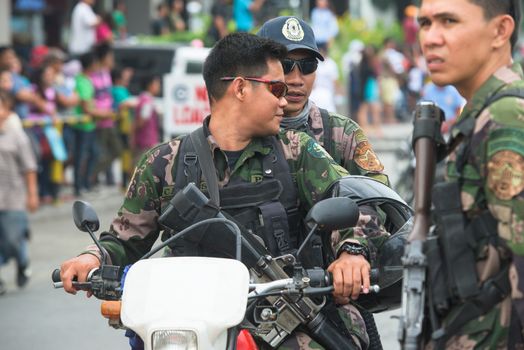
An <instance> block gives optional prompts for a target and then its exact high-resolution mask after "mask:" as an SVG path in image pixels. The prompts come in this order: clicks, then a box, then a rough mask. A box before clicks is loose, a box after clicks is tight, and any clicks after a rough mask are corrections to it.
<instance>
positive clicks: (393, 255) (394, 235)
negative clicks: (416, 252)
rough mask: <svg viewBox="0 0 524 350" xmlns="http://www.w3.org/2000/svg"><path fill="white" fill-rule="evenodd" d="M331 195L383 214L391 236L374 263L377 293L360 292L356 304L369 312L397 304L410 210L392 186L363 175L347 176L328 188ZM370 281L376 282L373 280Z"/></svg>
mask: <svg viewBox="0 0 524 350" xmlns="http://www.w3.org/2000/svg"><path fill="white" fill-rule="evenodd" d="M330 195H331V196H336V197H340V196H343V197H349V198H351V199H353V200H354V201H355V202H356V203H357V205H359V206H362V205H371V206H374V207H375V208H377V209H379V211H381V212H382V213H383V214H384V227H385V229H386V230H387V231H388V232H389V233H390V234H391V237H390V238H389V239H388V240H387V241H386V242H385V243H384V245H383V246H382V247H380V249H379V252H378V259H377V263H376V266H372V269H373V270H375V271H376V270H377V269H378V271H379V273H378V283H377V284H378V285H379V286H380V291H379V292H378V293H370V294H366V295H361V296H360V297H359V299H358V300H357V301H356V303H357V304H358V305H359V306H360V307H362V308H364V309H366V310H368V311H370V312H374V313H377V312H382V311H386V310H391V309H395V308H398V307H400V304H401V300H402V277H403V266H402V261H401V259H402V256H403V255H404V246H405V244H406V242H407V237H408V235H409V233H410V232H411V229H412V227H413V209H411V207H410V206H409V205H408V204H406V202H405V201H404V200H403V199H402V198H401V197H400V196H399V195H398V194H397V193H396V192H395V191H394V190H392V189H391V188H389V187H388V186H386V185H384V184H383V183H381V182H379V181H377V180H374V179H372V178H369V177H365V176H358V175H349V176H345V177H343V178H341V179H340V180H338V181H337V182H336V183H335V184H334V185H333V186H332V188H331V191H330ZM373 283H376V281H374V282H373Z"/></svg>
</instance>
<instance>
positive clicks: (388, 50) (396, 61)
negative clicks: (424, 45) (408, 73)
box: [382, 37, 406, 75]
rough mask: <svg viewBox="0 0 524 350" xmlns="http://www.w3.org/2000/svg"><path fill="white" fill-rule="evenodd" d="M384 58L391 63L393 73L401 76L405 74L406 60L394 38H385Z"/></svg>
mask: <svg viewBox="0 0 524 350" xmlns="http://www.w3.org/2000/svg"><path fill="white" fill-rule="evenodd" d="M382 56H383V58H384V59H385V60H386V61H387V62H388V63H389V65H390V66H391V68H392V69H393V72H394V73H395V74H397V75H401V74H403V73H404V72H405V67H404V63H405V60H406V58H405V57H404V55H403V54H402V52H400V51H398V50H397V43H396V42H395V40H394V39H393V38H389V37H388V38H385V39H384V41H383V51H382Z"/></svg>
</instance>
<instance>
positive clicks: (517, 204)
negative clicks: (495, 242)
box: [448, 64, 524, 255]
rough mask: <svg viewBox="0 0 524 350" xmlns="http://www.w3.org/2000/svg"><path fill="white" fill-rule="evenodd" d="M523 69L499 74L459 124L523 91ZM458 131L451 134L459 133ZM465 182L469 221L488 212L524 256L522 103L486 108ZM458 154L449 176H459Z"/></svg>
mask: <svg viewBox="0 0 524 350" xmlns="http://www.w3.org/2000/svg"><path fill="white" fill-rule="evenodd" d="M522 78H523V73H522V69H521V67H520V65H518V64H515V65H513V66H512V67H504V68H501V69H499V70H498V71H497V72H496V73H495V74H494V75H493V76H492V77H491V78H490V79H489V80H488V81H486V82H485V83H484V84H483V85H482V87H481V88H480V89H479V90H478V91H477V92H476V93H475V95H474V96H473V98H472V99H471V100H470V101H469V102H468V104H467V105H466V106H465V108H464V110H463V112H462V114H461V115H460V116H459V119H458V121H461V120H463V119H465V118H474V117H475V116H476V115H477V114H478V113H479V111H480V109H481V108H482V106H483V104H484V101H485V100H486V99H487V98H488V97H489V96H491V95H492V94H494V93H495V92H499V91H503V90H504V89H507V88H508V87H521V88H524V81H523V80H522ZM455 132H456V130H455V129H454V130H452V133H455ZM469 150H470V153H469V155H468V156H467V159H466V160H465V165H464V167H463V171H462V175H461V181H463V184H462V187H461V192H462V193H461V197H462V207H463V210H464V212H465V213H466V214H467V215H468V216H469V217H473V216H475V215H476V214H477V213H478V212H479V211H481V210H482V209H485V208H489V210H490V211H491V213H492V214H493V216H494V217H495V219H497V221H498V234H499V235H500V237H502V238H503V239H504V241H505V242H506V243H507V244H508V246H509V247H510V248H511V250H512V251H513V253H515V254H518V255H524V177H523V175H522V174H523V172H524V99H520V98H516V97H506V98H503V99H500V100H497V101H495V102H494V103H492V104H491V105H490V106H488V107H487V108H485V109H484V110H483V111H482V112H481V113H480V115H479V116H478V117H477V120H476V121H475V128H474V131H473V135H472V137H471V139H470V144H469ZM455 160H456V151H455V153H452V154H451V155H450V157H449V162H448V176H449V178H451V179H456V178H457V177H458V171H457V164H456V162H455Z"/></svg>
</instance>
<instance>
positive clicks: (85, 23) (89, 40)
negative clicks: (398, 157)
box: [69, 1, 98, 55]
mask: <svg viewBox="0 0 524 350" xmlns="http://www.w3.org/2000/svg"><path fill="white" fill-rule="evenodd" d="M97 23H98V17H97V16H96V14H95V12H94V11H93V9H92V8H91V6H89V5H88V4H86V3H85V2H83V1H80V2H79V3H78V4H77V5H76V6H75V8H74V9H73V14H72V15H71V34H70V37H69V52H70V53H71V54H73V55H81V54H84V53H86V52H88V51H89V50H90V49H91V48H92V47H93V45H94V44H95V41H96V35H95V30H96V29H95V27H96V24H97Z"/></svg>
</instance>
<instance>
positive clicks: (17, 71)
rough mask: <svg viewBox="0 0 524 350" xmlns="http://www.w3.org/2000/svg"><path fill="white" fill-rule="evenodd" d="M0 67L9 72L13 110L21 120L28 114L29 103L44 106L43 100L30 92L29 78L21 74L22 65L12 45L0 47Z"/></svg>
mask: <svg viewBox="0 0 524 350" xmlns="http://www.w3.org/2000/svg"><path fill="white" fill-rule="evenodd" d="M0 68H6V69H8V70H9V71H10V72H11V78H12V80H13V86H12V89H11V91H10V92H11V94H12V95H13V96H14V98H15V105H14V110H15V112H16V114H18V116H19V117H20V118H21V119H22V120H23V119H25V118H26V117H27V115H28V114H29V104H30V103H31V104H33V105H39V106H40V108H45V101H44V100H43V99H41V98H39V97H38V96H36V95H35V94H33V93H32V91H31V83H30V82H29V79H27V78H26V77H25V76H23V75H22V74H21V71H22V65H21V62H20V60H19V59H18V57H17V55H16V53H15V51H14V50H13V48H12V47H10V46H1V47H0Z"/></svg>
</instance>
